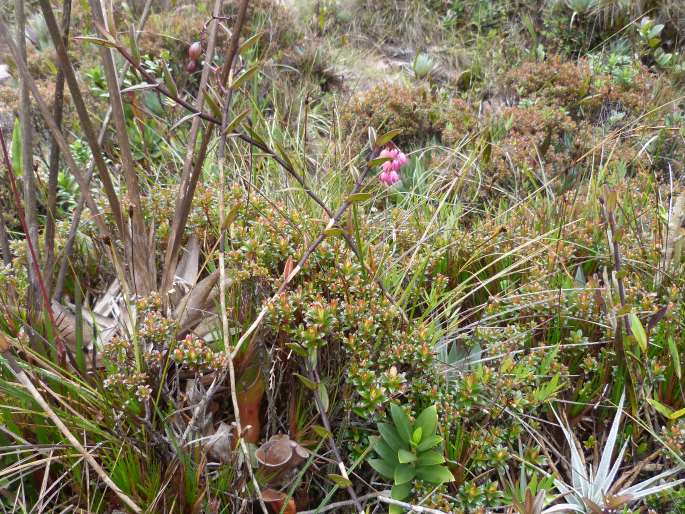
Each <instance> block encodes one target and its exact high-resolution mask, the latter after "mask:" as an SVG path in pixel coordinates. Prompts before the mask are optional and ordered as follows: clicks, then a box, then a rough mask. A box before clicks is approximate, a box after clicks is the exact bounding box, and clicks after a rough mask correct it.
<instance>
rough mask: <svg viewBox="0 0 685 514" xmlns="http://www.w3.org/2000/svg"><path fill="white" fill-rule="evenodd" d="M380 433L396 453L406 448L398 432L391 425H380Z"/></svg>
mask: <svg viewBox="0 0 685 514" xmlns="http://www.w3.org/2000/svg"><path fill="white" fill-rule="evenodd" d="M378 431H379V432H380V433H381V437H383V440H384V441H385V442H386V443H387V444H388V446H390V448H392V449H393V450H394V451H397V450H399V449H400V448H405V449H406V445H405V444H404V443H403V442H402V439H401V438H400V436H399V434H398V433H397V430H395V427H393V426H392V425H391V424H389V423H378Z"/></svg>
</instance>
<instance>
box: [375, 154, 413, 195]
mask: <svg viewBox="0 0 685 514" xmlns="http://www.w3.org/2000/svg"><path fill="white" fill-rule="evenodd" d="M379 157H385V158H387V159H389V160H387V161H385V162H384V163H383V164H381V170H382V172H381V173H380V175H378V179H379V180H380V181H381V182H383V183H384V184H385V185H386V186H392V185H393V184H395V183H397V182H399V180H400V173H399V172H400V170H401V169H402V168H403V167H404V166H406V165H407V162H408V161H409V159H408V158H407V156H406V155H405V154H404V152H401V151H400V149H399V148H384V149H383V150H381V153H380V154H379Z"/></svg>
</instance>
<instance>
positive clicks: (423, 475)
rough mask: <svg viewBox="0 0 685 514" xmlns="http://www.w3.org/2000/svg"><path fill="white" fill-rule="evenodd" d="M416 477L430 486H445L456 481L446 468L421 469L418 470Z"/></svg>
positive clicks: (431, 467) (429, 467)
mask: <svg viewBox="0 0 685 514" xmlns="http://www.w3.org/2000/svg"><path fill="white" fill-rule="evenodd" d="M416 477H417V478H418V479H419V480H423V481H424V482H428V483H430V484H444V483H445V482H451V481H453V480H454V477H453V476H452V473H451V472H450V470H449V469H447V467H446V466H427V467H421V468H419V469H418V470H416Z"/></svg>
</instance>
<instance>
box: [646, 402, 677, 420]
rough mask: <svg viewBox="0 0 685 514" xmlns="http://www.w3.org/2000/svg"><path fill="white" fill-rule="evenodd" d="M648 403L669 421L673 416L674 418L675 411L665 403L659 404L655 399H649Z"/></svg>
mask: <svg viewBox="0 0 685 514" xmlns="http://www.w3.org/2000/svg"><path fill="white" fill-rule="evenodd" d="M647 403H649V404H650V405H651V406H652V407H654V410H655V411H657V412H658V413H659V414H661V415H662V416H665V417H667V418H669V419H670V418H671V416H673V409H671V408H670V407H668V406H667V405H664V404H663V403H661V402H658V401H656V400H655V399H653V398H647Z"/></svg>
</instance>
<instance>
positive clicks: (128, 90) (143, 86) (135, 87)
mask: <svg viewBox="0 0 685 514" xmlns="http://www.w3.org/2000/svg"><path fill="white" fill-rule="evenodd" d="M158 87H159V84H150V83H149V82H141V83H140V84H135V85H133V86H129V87H127V88H124V89H122V90H121V91H120V92H121V94H122V95H123V94H124V93H132V92H134V91H147V90H148V89H157V88H158Z"/></svg>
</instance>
